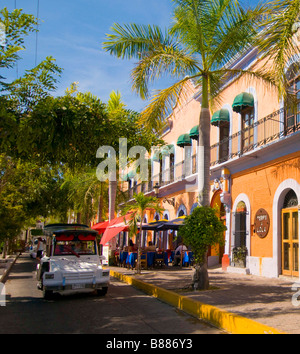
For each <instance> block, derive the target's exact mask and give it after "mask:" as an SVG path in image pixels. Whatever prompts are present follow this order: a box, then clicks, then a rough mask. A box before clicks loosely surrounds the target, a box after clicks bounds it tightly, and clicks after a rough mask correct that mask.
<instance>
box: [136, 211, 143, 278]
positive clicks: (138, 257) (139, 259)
mask: <svg viewBox="0 0 300 354" xmlns="http://www.w3.org/2000/svg"><path fill="white" fill-rule="evenodd" d="M141 215H143V213H141ZM142 224H143V219H142V218H141V223H140V232H139V233H138V234H137V245H138V254H137V264H136V272H137V274H141V238H142V237H141V236H142V232H143V230H142V228H143V227H142Z"/></svg>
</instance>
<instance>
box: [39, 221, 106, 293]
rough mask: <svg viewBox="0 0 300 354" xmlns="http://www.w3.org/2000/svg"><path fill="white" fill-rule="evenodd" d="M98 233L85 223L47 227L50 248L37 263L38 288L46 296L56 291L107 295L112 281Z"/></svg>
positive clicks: (48, 247)
mask: <svg viewBox="0 0 300 354" xmlns="http://www.w3.org/2000/svg"><path fill="white" fill-rule="evenodd" d="M97 234H98V233H97V232H96V231H94V230H92V229H90V228H89V227H88V226H86V225H79V224H52V225H48V226H45V228H44V238H45V237H46V239H47V247H46V248H47V250H46V253H45V255H44V256H43V258H42V259H41V262H40V264H39V265H38V266H37V280H38V288H39V289H40V290H42V291H43V295H44V298H45V299H49V298H51V297H52V295H53V294H54V293H60V294H65V295H68V294H72V293H78V292H97V294H98V295H105V294H106V293H107V290H108V285H109V281H110V276H109V270H108V269H103V267H102V260H103V256H99V255H98V252H97V242H96V237H97Z"/></svg>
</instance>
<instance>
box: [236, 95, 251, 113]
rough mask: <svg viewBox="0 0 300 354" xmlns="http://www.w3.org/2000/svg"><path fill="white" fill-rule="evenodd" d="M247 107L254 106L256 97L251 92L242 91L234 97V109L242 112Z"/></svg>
mask: <svg viewBox="0 0 300 354" xmlns="http://www.w3.org/2000/svg"><path fill="white" fill-rule="evenodd" d="M247 107H254V97H253V95H251V93H247V92H243V93H240V94H239V95H237V96H236V98H235V99H234V101H233V105H232V109H233V111H234V112H236V113H241V111H242V110H243V109H245V108H247Z"/></svg>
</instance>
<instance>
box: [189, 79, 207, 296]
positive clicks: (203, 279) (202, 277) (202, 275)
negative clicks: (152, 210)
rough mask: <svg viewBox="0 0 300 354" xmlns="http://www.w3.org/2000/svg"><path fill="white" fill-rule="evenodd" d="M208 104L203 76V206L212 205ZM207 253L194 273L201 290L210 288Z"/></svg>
mask: <svg viewBox="0 0 300 354" xmlns="http://www.w3.org/2000/svg"><path fill="white" fill-rule="evenodd" d="M208 107H209V104H208V78H207V77H203V86H202V107H201V113H200V122H199V143H198V193H199V199H198V201H199V204H200V206H203V207H208V206H210V150H211V149H210V111H209V108H208ZM207 268H208V267H207V254H205V256H204V257H203V260H202V261H201V263H200V264H197V265H196V266H195V273H194V275H193V284H194V287H195V288H197V289H201V290H207V289H208V288H209V277H208V269H207Z"/></svg>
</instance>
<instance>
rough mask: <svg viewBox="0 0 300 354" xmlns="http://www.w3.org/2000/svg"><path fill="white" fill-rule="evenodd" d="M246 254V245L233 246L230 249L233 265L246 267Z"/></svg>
mask: <svg viewBox="0 0 300 354" xmlns="http://www.w3.org/2000/svg"><path fill="white" fill-rule="evenodd" d="M247 255H248V250H247V247H246V246H242V247H235V248H234V249H233V250H232V256H233V257H232V258H233V259H232V260H233V264H234V266H235V267H240V268H245V267H246V257H247Z"/></svg>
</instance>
